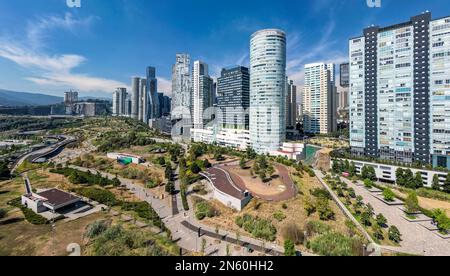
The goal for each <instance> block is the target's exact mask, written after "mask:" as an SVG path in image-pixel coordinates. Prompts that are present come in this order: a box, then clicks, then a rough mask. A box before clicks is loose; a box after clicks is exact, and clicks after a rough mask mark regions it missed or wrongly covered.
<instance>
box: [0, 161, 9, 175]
mask: <svg viewBox="0 0 450 276" xmlns="http://www.w3.org/2000/svg"><path fill="white" fill-rule="evenodd" d="M10 174H11V172H10V171H9V168H8V163H7V162H0V179H8V178H9V177H10Z"/></svg>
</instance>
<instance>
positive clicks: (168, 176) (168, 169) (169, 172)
mask: <svg viewBox="0 0 450 276" xmlns="http://www.w3.org/2000/svg"><path fill="white" fill-rule="evenodd" d="M172 175H173V171H172V166H169V165H168V166H167V167H166V171H165V177H166V179H167V180H169V181H170V180H172Z"/></svg>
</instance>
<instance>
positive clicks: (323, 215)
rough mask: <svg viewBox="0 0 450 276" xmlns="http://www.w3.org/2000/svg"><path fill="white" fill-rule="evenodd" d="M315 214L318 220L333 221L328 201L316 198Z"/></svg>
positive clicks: (332, 213)
mask: <svg viewBox="0 0 450 276" xmlns="http://www.w3.org/2000/svg"><path fill="white" fill-rule="evenodd" d="M316 205H317V206H316V209H317V213H318V214H319V218H320V220H324V221H327V220H333V219H334V216H335V213H334V212H333V210H332V209H331V207H330V204H329V203H328V199H326V198H318V199H317V204H316Z"/></svg>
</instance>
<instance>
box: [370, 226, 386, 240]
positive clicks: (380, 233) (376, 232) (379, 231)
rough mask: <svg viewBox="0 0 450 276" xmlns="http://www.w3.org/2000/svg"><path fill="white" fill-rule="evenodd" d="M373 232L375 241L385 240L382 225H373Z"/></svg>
mask: <svg viewBox="0 0 450 276" xmlns="http://www.w3.org/2000/svg"><path fill="white" fill-rule="evenodd" d="M372 231H373V236H374V237H375V239H377V240H379V241H382V240H384V234H383V230H382V229H381V227H380V225H378V224H374V225H372Z"/></svg>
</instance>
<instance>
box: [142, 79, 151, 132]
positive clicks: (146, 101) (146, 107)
mask: <svg viewBox="0 0 450 276" xmlns="http://www.w3.org/2000/svg"><path fill="white" fill-rule="evenodd" d="M147 83H148V82H147V79H145V78H142V79H141V83H140V85H139V94H140V101H139V121H141V122H143V123H144V124H148V120H149V118H150V114H149V113H150V112H151V104H150V95H149V94H148V89H147Z"/></svg>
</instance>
